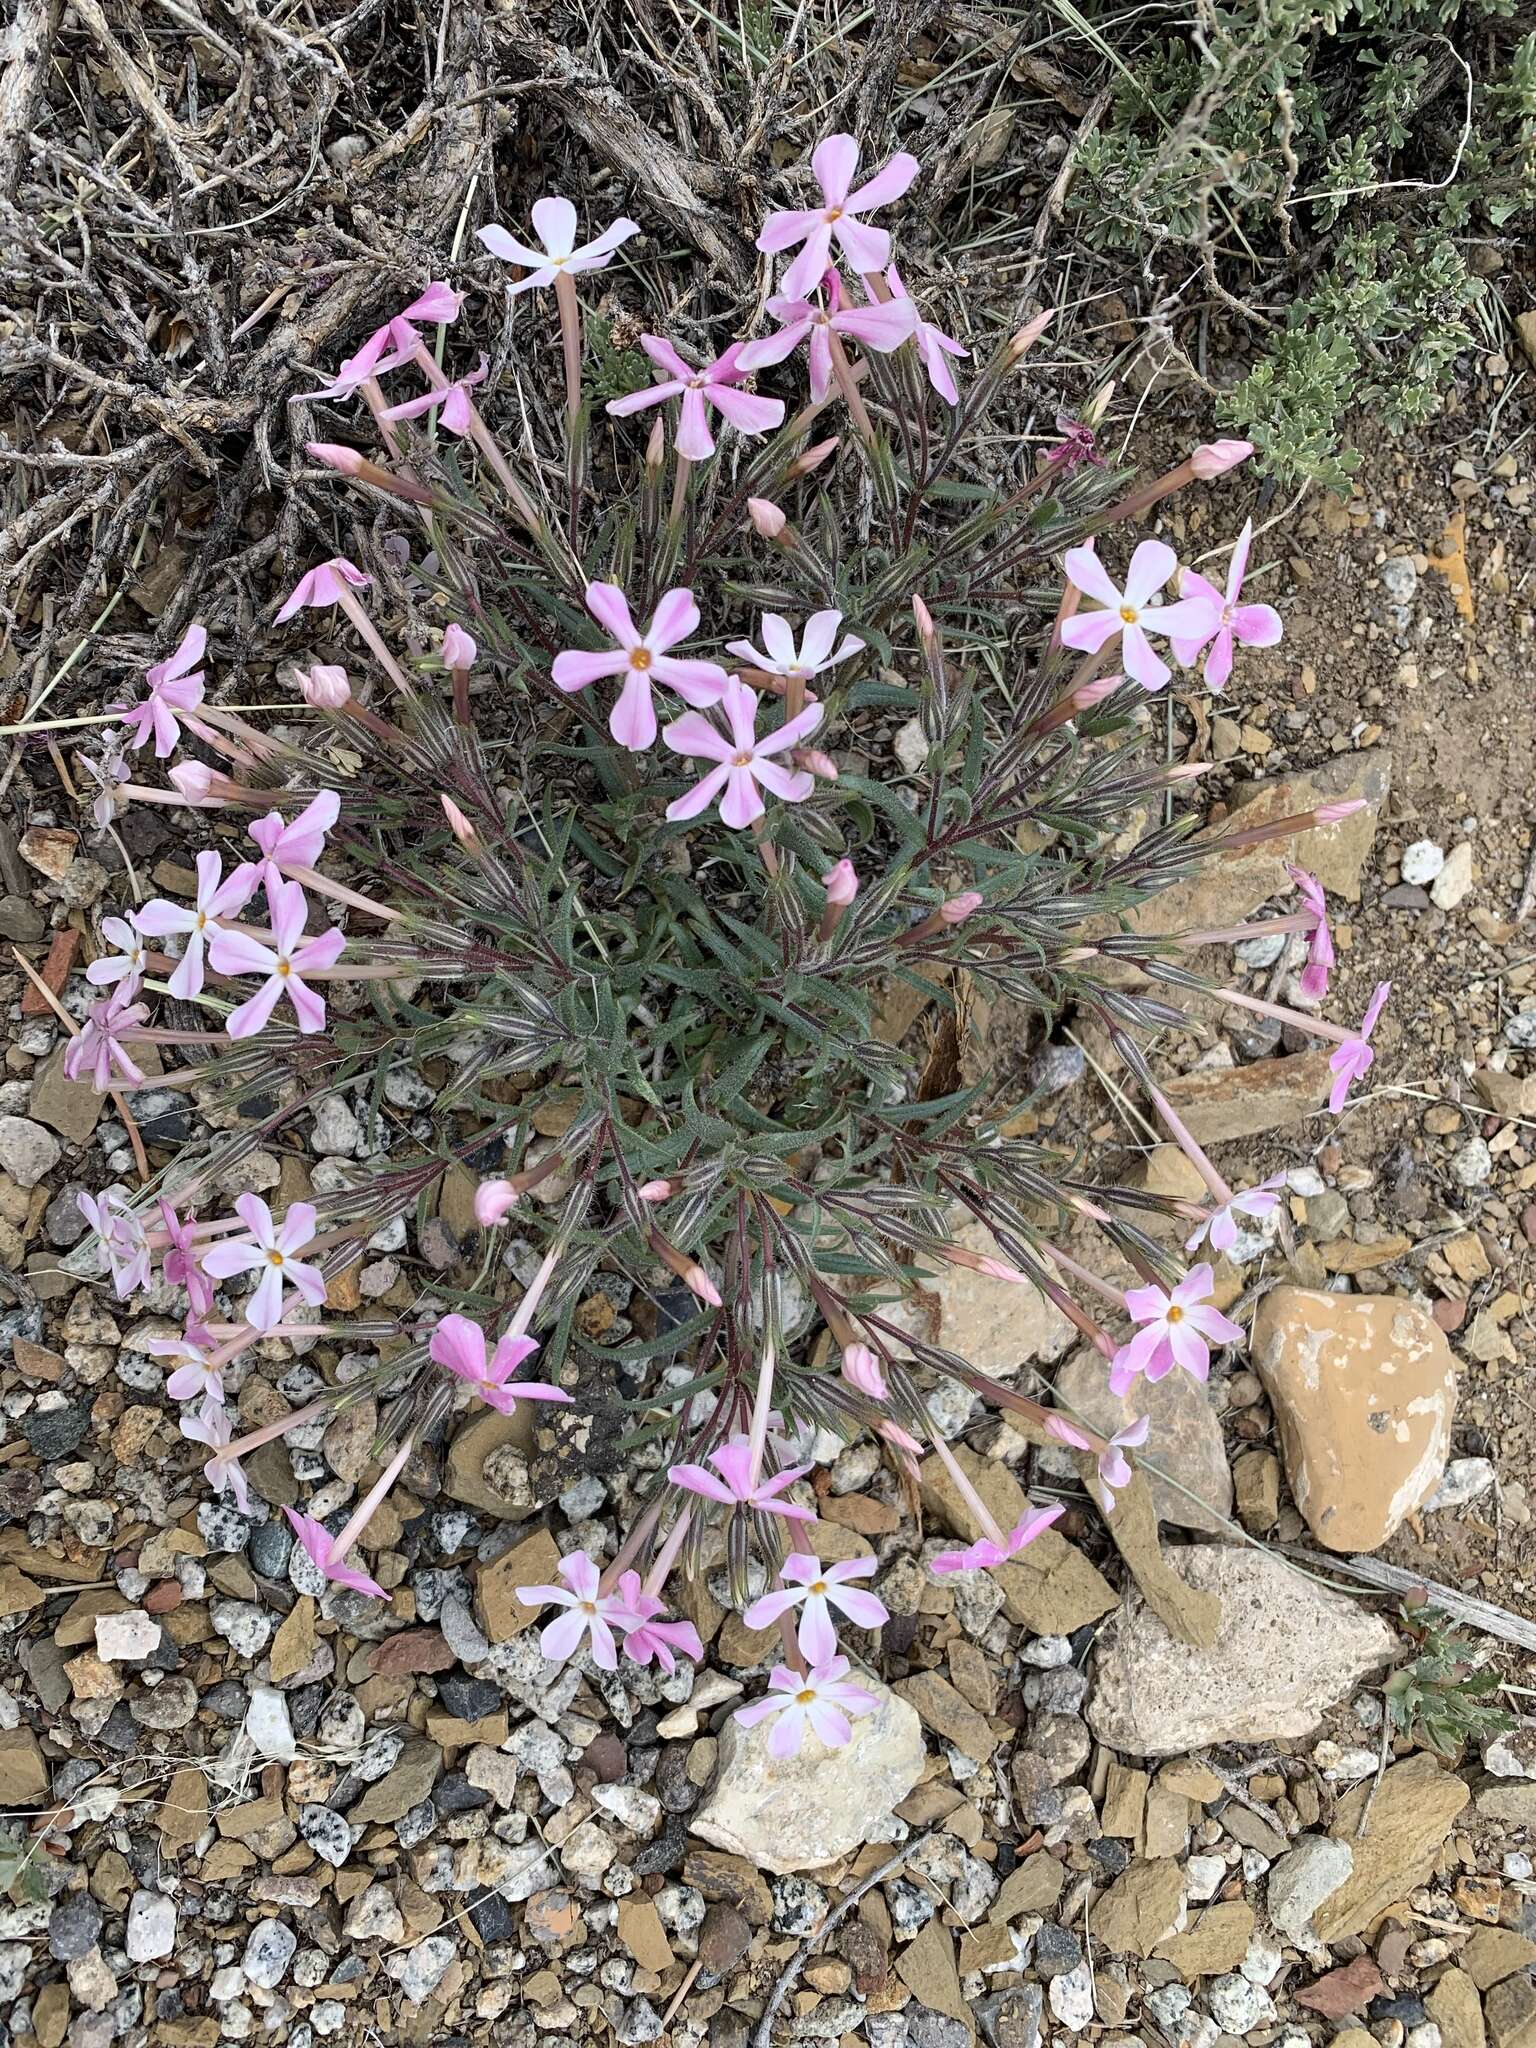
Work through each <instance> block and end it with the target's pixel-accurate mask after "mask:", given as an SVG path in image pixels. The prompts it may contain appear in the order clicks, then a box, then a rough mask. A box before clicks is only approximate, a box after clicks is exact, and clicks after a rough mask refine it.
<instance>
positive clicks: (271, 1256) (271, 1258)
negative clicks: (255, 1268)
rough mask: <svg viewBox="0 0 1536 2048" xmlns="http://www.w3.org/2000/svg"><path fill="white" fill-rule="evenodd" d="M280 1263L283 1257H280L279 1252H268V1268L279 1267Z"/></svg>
mask: <svg viewBox="0 0 1536 2048" xmlns="http://www.w3.org/2000/svg"><path fill="white" fill-rule="evenodd" d="M282 1263H283V1255H282V1253H281V1252H268V1253H267V1264H268V1265H269V1266H280V1265H281V1264H282Z"/></svg>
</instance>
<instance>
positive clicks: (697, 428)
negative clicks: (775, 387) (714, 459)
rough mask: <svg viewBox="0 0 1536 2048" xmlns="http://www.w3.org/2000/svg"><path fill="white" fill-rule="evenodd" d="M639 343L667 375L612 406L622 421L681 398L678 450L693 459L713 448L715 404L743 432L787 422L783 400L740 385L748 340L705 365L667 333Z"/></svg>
mask: <svg viewBox="0 0 1536 2048" xmlns="http://www.w3.org/2000/svg"><path fill="white" fill-rule="evenodd" d="M640 346H641V347H642V348H643V349H644V350H645V352H646V354H647V355H648V356H649V357H650V359H651V361H652V362H653V363H655V364H656V365H657V366H658V368H660V369H662V370H665V371H666V373H667V374H666V376H665V377H663V378H662V379H661V380H660V382H659V383H655V384H647V385H644V386H642V388H641V389H640V390H639V391H631V392H629V393H628V394H627V395H626V396H625V397H623V398H614V399H610V401H609V404H608V410H609V412H610V413H612V414H613V416H614V417H615V418H616V419H623V418H626V417H627V416H628V415H629V414H630V413H632V412H643V411H644V409H645V408H646V407H647V406H648V405H660V404H661V403H662V402H663V401H664V400H665V399H668V398H680V399H681V400H682V405H681V407H680V408H679V410H678V417H677V433H676V435H675V437H674V439H675V442H676V447H677V452H678V454H679V455H684V456H686V457H687V458H688V460H689V461H690V462H703V461H704V460H706V458H707V457H709V456H711V455H713V454H714V452H715V437H714V434H713V433H712V432H711V431H710V425H709V408H710V407H711V406H713V407H714V408H715V410H716V412H719V413H723V414H724V415H725V417H726V418H727V419H728V420H729V421H730V423H731V425H732V426H733V427H739V428H740V429H741V431H742V432H743V433H744V434H767V433H770V432H771V431H772V430H773V428H775V427H779V426H782V425H783V424H784V401H783V400H782V399H779V398H759V397H758V396H757V394H756V393H755V392H753V391H742V390H741V389H739V386H740V385H741V383H742V380H743V379H744V378H745V376H746V374H747V372H746V368H745V367H744V365H743V363H742V361H741V356H742V350H743V348H744V347H745V343H743V342H739V341H738V342H733V343H732V345H731V346H730V347H729V348H728V349H727V350H726V351H725V354H724V355H723V356H717V357H716V358H715V360H714V361H713V362H712V363H710V364H708V365H706V367H705V368H703V369H699V368H697V367H696V366H695V365H694V364H693V363H689V362H685V361H684V359H683V358H682V357H681V356H680V355H679V354H678V352H677V350H676V349H675V348H674V347H673V346H672V344H671V342H670V341H668V340H667V339H666V337H665V336H664V335H660V334H642V335H641V337H640Z"/></svg>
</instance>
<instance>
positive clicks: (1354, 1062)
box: [1328, 981, 1392, 1116]
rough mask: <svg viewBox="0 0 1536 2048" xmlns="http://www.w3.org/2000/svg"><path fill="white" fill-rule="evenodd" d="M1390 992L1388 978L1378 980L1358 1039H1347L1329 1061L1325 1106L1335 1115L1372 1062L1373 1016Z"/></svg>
mask: <svg viewBox="0 0 1536 2048" xmlns="http://www.w3.org/2000/svg"><path fill="white" fill-rule="evenodd" d="M1391 993H1392V984H1391V982H1390V981H1378V982H1377V984H1376V991H1375V993H1374V995H1373V996H1372V997H1371V1000H1370V1002H1369V1003H1368V1004H1367V1006H1366V1012H1365V1015H1364V1017H1363V1018H1362V1019H1361V1022H1360V1035H1359V1037H1358V1038H1348V1039H1346V1040H1345V1041H1344V1043H1343V1044H1342V1045H1341V1046H1340V1047H1339V1049H1338V1051H1337V1052H1336V1053H1334V1055H1333V1057H1332V1058H1331V1059H1330V1060H1329V1062H1328V1065H1329V1068H1330V1070H1331V1071H1332V1074H1333V1090H1332V1093H1331V1094H1330V1095H1329V1097H1328V1107H1329V1108H1330V1109H1331V1110H1332V1111H1333V1113H1334V1115H1335V1116H1338V1115H1339V1113H1340V1112H1341V1111H1342V1109H1343V1107H1344V1104H1345V1102H1346V1101H1347V1100H1348V1098H1349V1091H1350V1088H1351V1087H1352V1086H1353V1084H1354V1083H1355V1082H1356V1081H1359V1080H1361V1079H1363V1078H1364V1076H1365V1075H1366V1074H1367V1073H1368V1072H1369V1071H1370V1069H1371V1067H1372V1066H1373V1065H1374V1064H1375V1061H1376V1054H1375V1051H1374V1049H1373V1047H1372V1045H1371V1033H1372V1032H1373V1031H1374V1030H1375V1029H1376V1019H1377V1018H1378V1017H1379V1016H1380V1015H1381V1013H1382V1011H1383V1010H1384V1009H1385V1008H1386V1005H1387V997H1388V996H1389V995H1391Z"/></svg>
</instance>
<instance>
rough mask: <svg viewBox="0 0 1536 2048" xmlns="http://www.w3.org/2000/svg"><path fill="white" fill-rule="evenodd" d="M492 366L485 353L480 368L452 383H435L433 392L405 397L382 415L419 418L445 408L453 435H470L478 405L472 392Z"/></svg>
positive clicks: (445, 418)
mask: <svg viewBox="0 0 1536 2048" xmlns="http://www.w3.org/2000/svg"><path fill="white" fill-rule="evenodd" d="M489 368H490V361H489V358H488V357H486V356H484V355H482V356H481V358H480V367H479V368H478V369H477V370H468V371H466V372H465V374H464V375H463V376H462V377H456V378H455V379H454V381H453V382H452V383H451V384H441V385H439V384H434V385H433V386H432V388H431V389H430V390H429V391H423V392H421V393H420V394H419V396H417V397H415V398H407V399H403V400H402V401H401V403H400V404H399V405H391V406H388V407H386V408H385V410H384V412H383V414H382V417H383V418H384V419H386V420H416V419H420V418H421V416H422V414H423V413H427V412H432V411H434V410H436V409H437V408H438V407H441V408H442V410H441V414H440V421H441V424H442V425H443V426H444V427H446V428H447V430H448V432H449V433H450V434H467V433H468V432H469V430H470V428H471V427H472V426H473V425H474V423H475V405H474V400H473V399H472V398H471V397H470V395H469V394H470V392H471V391H472V390H473V389H474V387H475V386H476V385H477V384H483V383H484V382H485V378H486V373H487V371H488V370H489Z"/></svg>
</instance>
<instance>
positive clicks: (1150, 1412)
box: [1047, 1350, 1232, 1536]
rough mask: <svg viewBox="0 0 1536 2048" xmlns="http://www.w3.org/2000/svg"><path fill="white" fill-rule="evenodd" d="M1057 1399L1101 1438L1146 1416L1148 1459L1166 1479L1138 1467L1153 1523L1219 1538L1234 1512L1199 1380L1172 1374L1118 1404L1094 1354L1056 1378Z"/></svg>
mask: <svg viewBox="0 0 1536 2048" xmlns="http://www.w3.org/2000/svg"><path fill="white" fill-rule="evenodd" d="M1055 1391H1056V1400H1057V1402H1058V1404H1059V1405H1060V1406H1061V1407H1063V1408H1065V1409H1066V1411H1067V1413H1068V1414H1069V1415H1070V1416H1072V1417H1074V1418H1077V1419H1080V1420H1082V1421H1085V1422H1086V1423H1087V1424H1088V1426H1089V1428H1090V1429H1096V1430H1098V1431H1099V1432H1100V1433H1101V1434H1102V1435H1105V1436H1113V1435H1114V1433H1115V1431H1116V1430H1117V1429H1123V1428H1124V1427H1125V1426H1126V1424H1127V1423H1128V1422H1133V1421H1134V1420H1135V1418H1136V1417H1137V1416H1138V1415H1146V1416H1149V1417H1150V1418H1151V1422H1152V1434H1151V1436H1150V1438H1149V1439H1148V1442H1147V1456H1148V1457H1149V1458H1150V1459H1152V1461H1153V1462H1154V1463H1155V1464H1156V1465H1157V1466H1158V1467H1159V1468H1160V1469H1161V1470H1162V1471H1163V1472H1166V1473H1167V1474H1168V1475H1169V1478H1168V1479H1162V1478H1159V1476H1158V1474H1157V1473H1156V1472H1153V1471H1151V1470H1149V1469H1148V1468H1147V1467H1146V1466H1145V1465H1143V1466H1142V1470H1143V1471H1144V1472H1145V1474H1146V1480H1147V1485H1148V1487H1149V1488H1150V1489H1151V1494H1152V1505H1153V1508H1154V1509H1155V1510H1156V1513H1157V1518H1158V1520H1159V1521H1160V1522H1171V1523H1173V1525H1174V1526H1175V1528H1179V1529H1200V1530H1204V1531H1205V1532H1206V1533H1207V1534H1208V1535H1212V1536H1215V1535H1219V1534H1220V1533H1221V1531H1222V1528H1223V1517H1226V1516H1230V1514H1231V1512H1232V1473H1231V1468H1230V1467H1229V1466H1228V1464H1227V1449H1226V1445H1225V1443H1224V1442H1223V1440H1222V1434H1221V1424H1220V1423H1219V1422H1218V1421H1217V1419H1216V1411H1215V1409H1214V1408H1213V1407H1212V1406H1211V1397H1210V1394H1209V1392H1208V1391H1207V1389H1206V1387H1205V1386H1204V1385H1203V1384H1202V1383H1201V1382H1200V1381H1199V1380H1197V1379H1195V1378H1194V1377H1193V1376H1192V1375H1191V1374H1190V1373H1187V1372H1171V1373H1169V1374H1168V1375H1167V1376H1166V1378H1164V1379H1160V1380H1157V1381H1148V1380H1145V1379H1143V1380H1138V1381H1137V1383H1136V1387H1135V1389H1134V1398H1133V1397H1132V1395H1131V1394H1129V1393H1128V1394H1126V1395H1125V1396H1124V1397H1123V1398H1122V1397H1121V1396H1119V1395H1117V1394H1114V1393H1111V1391H1110V1386H1109V1375H1108V1374H1107V1373H1106V1372H1105V1370H1104V1361H1103V1359H1102V1358H1100V1356H1099V1355H1098V1353H1097V1352H1096V1351H1088V1350H1083V1351H1078V1352H1076V1353H1074V1355H1073V1356H1072V1357H1071V1358H1069V1359H1068V1360H1067V1361H1066V1363H1065V1364H1064V1365H1063V1366H1062V1367H1061V1368H1060V1369H1059V1370H1058V1372H1057V1374H1056V1389H1055ZM1047 1455H1049V1453H1047ZM1138 1463H1140V1460H1138ZM1170 1480H1176V1481H1177V1482H1178V1484H1177V1485H1172V1484H1170V1483H1169V1482H1170ZM1191 1495H1193V1496H1194V1498H1193V1499H1191V1497H1190V1496H1191Z"/></svg>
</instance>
